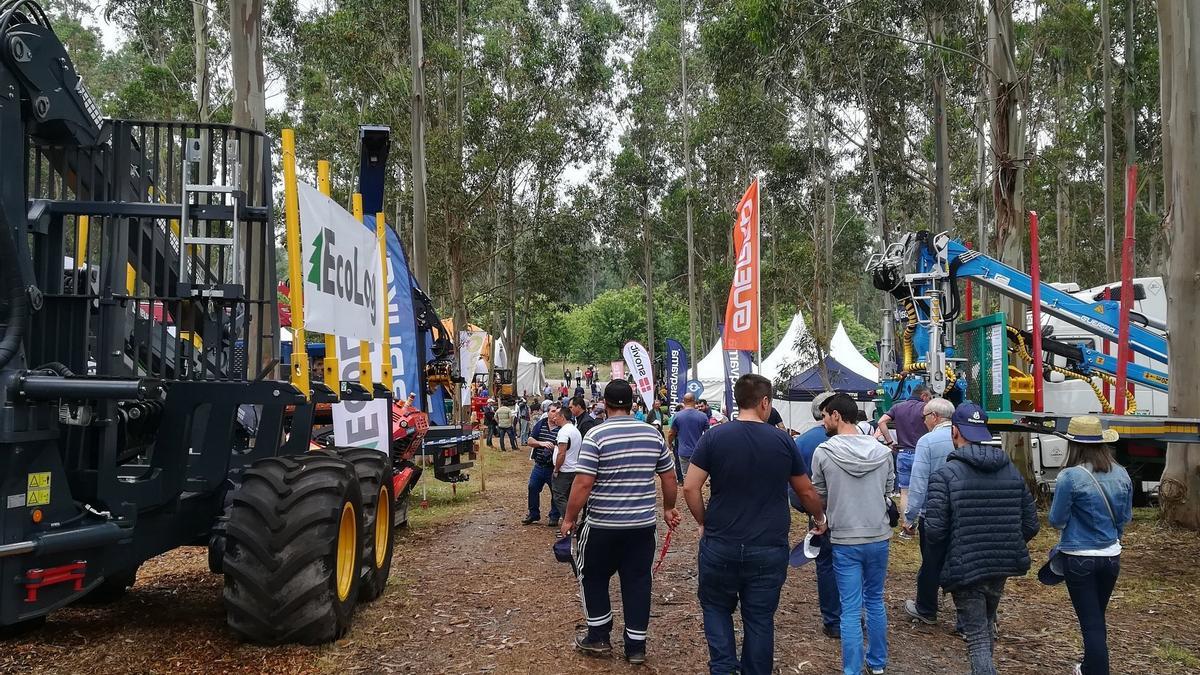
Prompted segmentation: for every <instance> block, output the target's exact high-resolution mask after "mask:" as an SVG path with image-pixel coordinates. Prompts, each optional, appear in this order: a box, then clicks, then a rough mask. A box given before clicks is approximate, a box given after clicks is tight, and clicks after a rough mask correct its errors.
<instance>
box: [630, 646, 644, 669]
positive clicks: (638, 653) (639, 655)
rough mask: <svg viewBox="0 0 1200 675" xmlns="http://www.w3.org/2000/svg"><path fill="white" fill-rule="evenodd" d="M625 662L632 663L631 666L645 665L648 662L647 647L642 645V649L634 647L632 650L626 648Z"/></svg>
mask: <svg viewBox="0 0 1200 675" xmlns="http://www.w3.org/2000/svg"><path fill="white" fill-rule="evenodd" d="M625 660H626V661H628V662H629V663H630V665H634V666H640V665H642V664H643V663H645V662H646V645H642V646H641V647H633V648H632V649H631V648H629V647H626V648H625Z"/></svg>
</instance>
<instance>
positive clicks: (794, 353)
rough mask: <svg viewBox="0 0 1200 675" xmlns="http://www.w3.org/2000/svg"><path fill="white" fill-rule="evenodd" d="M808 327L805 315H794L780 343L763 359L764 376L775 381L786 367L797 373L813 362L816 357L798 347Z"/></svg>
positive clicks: (762, 369)
mask: <svg viewBox="0 0 1200 675" xmlns="http://www.w3.org/2000/svg"><path fill="white" fill-rule="evenodd" d="M808 334H809V332H808V327H807V326H806V325H805V324H804V315H803V314H802V313H800V312H796V316H794V317H792V323H791V324H790V325H789V326H788V329H787V331H786V332H785V333H784V334H783V337H782V338H781V339H780V340H779V344H778V345H776V346H775V350H774V351H772V352H771V353H770V354H769V355H767V356H766V357H765V358H764V359H763V360H762V368H761V370H760V372H761V373H762V375H763V377H765V378H767V379H768V380H771V381H772V382H774V381H775V378H777V377H779V376H780V374H781V373H783V371H784V370H785V369H789V368H790V369H791V371H792V373H797V372H799V371H801V370H803V369H805V368H807V367H809V366H811V365H812V364H813V362H815V361H816V357H815V356H814V355H812V354H804V353H802V352H801V350H800V349H797V343H798V342H802V341H803V340H804V338H805V337H806V336H808Z"/></svg>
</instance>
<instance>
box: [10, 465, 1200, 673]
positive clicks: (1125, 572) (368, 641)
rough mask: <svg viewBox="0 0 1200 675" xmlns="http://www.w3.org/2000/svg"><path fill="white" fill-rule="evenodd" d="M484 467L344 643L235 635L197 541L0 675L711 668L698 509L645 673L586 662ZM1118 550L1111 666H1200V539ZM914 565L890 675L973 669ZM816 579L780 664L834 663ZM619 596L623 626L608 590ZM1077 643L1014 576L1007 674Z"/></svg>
mask: <svg viewBox="0 0 1200 675" xmlns="http://www.w3.org/2000/svg"><path fill="white" fill-rule="evenodd" d="M488 461H489V466H488V469H487V471H488V473H487V492H486V493H485V494H482V495H478V496H477V497H476V498H475V499H474V500H473V501H471V502H470V503H469V504H467V505H465V506H461V507H456V508H452V509H450V510H449V511H448V512H446V514H445V515H444V517H442V516H435V517H434V518H432V519H425V520H426V522H427V523H428V522H431V521H432V523H434V524H426V525H424V526H418V527H414V528H413V529H411V530H407V531H405V532H403V533H402V535H401V537H400V539H399V542H398V546H397V551H396V556H395V561H394V567H393V576H392V582H391V585H390V587H389V589H388V591H387V593H386V594H385V595H384V597H383V598H381V599H380V600H378V601H376V602H375V603H373V604H371V605H369V606H366V607H363V608H360V610H359V614H358V616H357V618H356V619H355V624H354V628H353V630H352V631H351V633H350V635H349V636H348V637H347V638H346V639H344V640H342V641H340V642H338V643H336V644H334V645H329V646H326V647H321V648H307V647H276V648H264V647H255V646H251V645H245V644H241V643H238V642H236V641H235V640H233V639H232V638H231V637H230V636H229V634H228V632H227V631H226V630H225V626H224V613H223V610H222V608H221V601H220V586H221V581H220V577H216V576H213V575H210V574H208V572H207V569H206V566H205V562H204V551H203V549H199V548H193V549H181V550H179V551H175V552H172V553H171V554H168V555H166V556H162V557H161V558H159V559H156V560H154V561H151V562H150V563H147V565H146V566H144V567H143V569H142V572H141V574H140V576H139V581H138V584H137V586H135V587H134V589H133V590H132V591H131V592H130V594H129V596H128V597H127V598H126V599H124V600H122V601H121V602H119V603H117V604H115V605H113V606H111V607H107V608H97V609H92V608H72V609H68V610H64V611H62V612H59V613H57V614H55V615H54V616H53V618H52V619H51V621H50V622H49V624H48V625H47V627H46V628H45V629H43V630H41V631H39V632H37V633H33V634H31V635H28V636H26V637H24V638H21V639H17V640H10V641H7V642H5V643H3V644H2V645H0V646H2V649H0V672H6V673H7V672H104V673H115V672H137V673H153V672H164V673H165V672H171V673H178V672H268V673H280V672H287V673H302V672H326V673H342V672H371V673H375V672H382V673H388V672H394V673H624V672H630V673H632V672H642V673H656V672H673V673H675V672H677V673H699V672H704V671H706V666H707V651H706V647H705V642H704V634H703V629H702V625H701V621H700V616H699V607H698V605H697V603H696V599H695V598H696V596H695V583H696V580H695V562H694V561H695V550H696V540H695V529H694V526H692V525H691V520H690V517H688V516H686V515H685V518H684V525H683V526H682V527H681V528H680V531H679V532H678V533H677V534H676V536H675V537H674V540H673V544H672V549H671V552H670V554H669V555H668V556H667V560H666V562H665V563H664V565H663V567H662V570H661V572H660V574H659V575H658V577H657V578H656V579H655V583H654V604H653V608H652V618H651V622H650V643H649V661H648V663H647V664H646V666H645V667H643V668H641V669H635V668H633V667H631V666H629V665H627V664H626V663H625V662H624V661H623V660H620V659H611V660H599V661H597V660H592V659H587V658H585V657H582V656H579V655H577V654H575V653H574V652H573V651H572V650H571V649H570V640H571V637H572V634H573V632H574V627H575V626H576V624H578V623H581V622H582V616H581V612H580V607H579V602H578V599H577V594H576V586H575V584H574V583H573V580H572V578H571V573H570V570H569V567H568V566H566V565H563V564H559V563H557V562H555V561H554V558H553V556H552V555H551V554H550V545H551V543H552V542H553V540H554V537H555V534H554V532H553V531H552V530H550V529H549V528H547V527H546V526H545V525H544V524H543V525H537V526H532V525H531V526H528V527H522V526H521V525H520V524H519V521H520V518H521V517H522V515H523V514H524V510H525V480H526V478H527V475H528V474H527V463H528V462H527V460H525V459H524V457H522V456H520V455H519V454H514V453H507V454H505V455H500V454H499V453H492V454H489V460H488ZM477 480H478V475H476V476H475V477H474V478H473V481H477ZM545 498H546V497H545V496H543V504H544V503H545V502H544V500H545ZM543 508H545V507H543ZM1050 541H1051V539H1050V537H1049V535H1048V534H1047V535H1044V536H1041V537H1039V538H1038V540H1036V541H1035V543H1034V545H1033V547H1032V549H1033V551H1034V555H1035V565H1036V564H1039V562H1040V561H1038V560H1037V559H1038V558H1040V557H1042V556H1044V552H1045V551H1046V550H1047V549H1048V548H1049V543H1050ZM1125 546H1126V553H1125V555H1124V556H1123V561H1122V566H1123V569H1122V574H1121V579H1120V581H1119V583H1118V586H1117V593H1116V595H1115V596H1114V599H1113V603H1112V607H1111V609H1110V613H1109V618H1110V646H1111V648H1112V651H1113V663H1114V672H1122V673H1139V674H1142V673H1154V674H1158V673H1164V674H1174V673H1196V672H1200V601H1197V599H1196V598H1197V597H1200V572H1198V571H1197V566H1196V564H1195V561H1196V560H1197V559H1200V538H1198V537H1197V536H1196V535H1195V534H1192V533H1183V532H1178V531H1174V530H1168V529H1164V528H1161V527H1160V526H1159V525H1158V524H1157V523H1156V522H1154V521H1153V520H1152V519H1150V518H1149V517H1148V516H1147V517H1146V519H1145V520H1143V519H1141V518H1139V520H1137V521H1135V523H1134V524H1133V525H1132V526H1131V528H1130V530H1129V532H1128V533H1127V537H1126V541H1125ZM917 562H918V556H917V546H916V542H901V541H899V540H894V544H893V546H892V557H891V565H890V567H891V571H890V574H889V579H888V584H887V591H886V600H887V606H888V620H889V629H888V640H889V645H890V650H891V657H890V663H889V669H888V672H889V673H893V674H895V673H914V674H916V673H956V672H965V665H966V661H965V650H964V645H963V643H962V641H961V640H959V639H958V638H957V637H955V636H954V635H952V634H951V633H950V630H951V628H952V627H953V619H952V615H951V613H950V610H951V606H950V604H949V603H948V602H947V603H946V604H944V605H943V610H944V614H943V618H942V623H941V624H940V625H939V626H937V627H930V628H926V627H918V626H914V625H912V624H911V623H909V622H908V621H906V620H904V614H903V609H902V603H903V600H904V599H905V598H906V597H908V596H909V594H910V593H911V592H912V588H913V585H914V577H915V572H916V568H917ZM813 575H814V571H813V568H812V566H807V567H805V568H802V569H799V570H792V571H791V572H790V574H789V577H788V580H787V583H786V585H785V587H784V593H783V598H782V602H781V605H780V610H779V613H778V615H777V617H776V658H777V662H776V666H777V670H778V672H781V673H831V672H837V671H839V670H840V653H839V646H838V643H837V642H835V641H832V640H829V639H826V638H824V637H823V636H822V635H821V633H820V630H819V629H820V622H819V619H818V618H817V617H818V609H817V602H816V591H815V579H814V576H813ZM614 586H615V584H614ZM613 598H614V605H615V606H614V613H615V614H616V615H617V617H618V622H617V625H618V630H619V627H620V619H619V617H620V602H619V594H618V593H617V592H616V590H615V588H614V592H613ZM1079 651H1080V641H1079V635H1078V629H1077V628H1076V626H1075V619H1074V614H1073V613H1072V611H1071V608H1070V604H1069V601H1068V600H1067V597H1066V592H1065V589H1063V588H1062V587H1061V586H1060V587H1054V588H1047V587H1044V586H1041V585H1039V584H1038V583H1037V582H1036V580H1035V579H1033V578H1032V577H1029V578H1025V579H1018V580H1014V581H1012V582H1010V585H1009V589H1008V592H1007V594H1006V596H1005V598H1004V600H1003V602H1002V603H1001V607H1000V641H999V643H998V645H997V663H998V665H999V668H1000V671H1001V672H1003V673H1039V674H1040V673H1068V672H1070V668H1071V665H1072V663H1073V659H1074V658H1076V657H1077V655H1078V653H1079Z"/></svg>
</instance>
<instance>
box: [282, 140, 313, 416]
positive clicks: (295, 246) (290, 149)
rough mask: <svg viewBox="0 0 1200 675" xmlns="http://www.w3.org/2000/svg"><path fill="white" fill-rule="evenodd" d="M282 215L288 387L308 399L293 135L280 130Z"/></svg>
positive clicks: (298, 212)
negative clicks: (289, 344)
mask: <svg viewBox="0 0 1200 675" xmlns="http://www.w3.org/2000/svg"><path fill="white" fill-rule="evenodd" d="M283 213H284V222H285V224H286V225H287V253H288V280H289V283H290V284H291V304H292V384H293V385H295V386H296V388H297V389H299V390H300V391H301V392H302V393H303V394H304V396H305V397H308V396H309V394H310V392H309V382H308V351H307V350H306V349H305V348H304V269H303V266H302V265H301V256H302V255H303V254H302V253H301V247H300V197H299V195H298V194H297V188H296V132H295V131H293V130H292V129H284V130H283Z"/></svg>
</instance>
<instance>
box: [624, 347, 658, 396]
mask: <svg viewBox="0 0 1200 675" xmlns="http://www.w3.org/2000/svg"><path fill="white" fill-rule="evenodd" d="M621 355H622V356H624V357H625V364H626V365H628V366H629V374H630V375H631V376H633V388H634V391H636V392H637V393H639V394H641V396H642V400H643V401H645V402H646V407H647V408H650V407H653V406H654V371H653V370H651V368H650V352H648V351H646V348H645V347H643V346H642V343H640V342H637V341H635V340H630V341H629V342H626V343H625V348H624V349H622V350H621Z"/></svg>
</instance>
